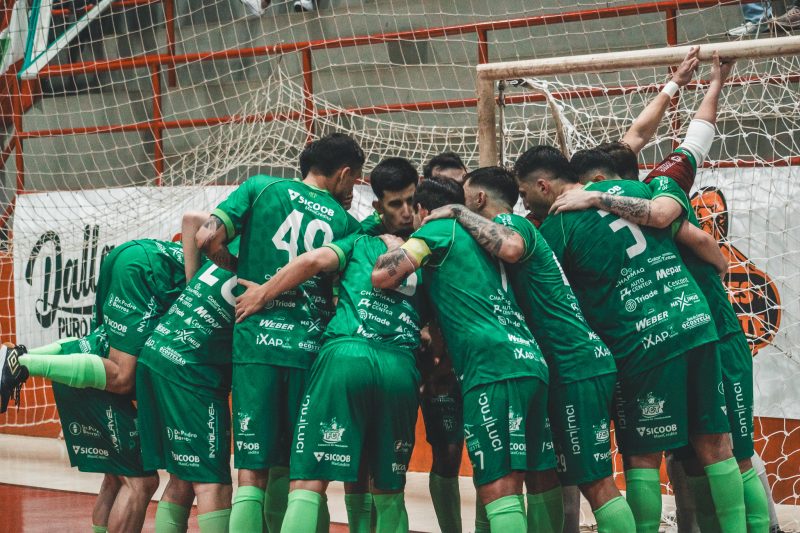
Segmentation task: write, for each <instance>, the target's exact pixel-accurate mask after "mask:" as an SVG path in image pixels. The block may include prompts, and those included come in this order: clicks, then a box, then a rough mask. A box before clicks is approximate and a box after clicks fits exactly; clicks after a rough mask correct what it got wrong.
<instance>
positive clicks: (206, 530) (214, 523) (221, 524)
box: [197, 509, 231, 533]
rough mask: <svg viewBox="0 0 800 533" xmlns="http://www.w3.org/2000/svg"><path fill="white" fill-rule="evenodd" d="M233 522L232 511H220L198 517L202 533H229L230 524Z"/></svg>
mask: <svg viewBox="0 0 800 533" xmlns="http://www.w3.org/2000/svg"><path fill="white" fill-rule="evenodd" d="M230 520H231V510H230V509H220V510H219V511H211V512H210V513H203V514H201V515H197V524H198V525H199V526H200V533H228V524H229V522H230Z"/></svg>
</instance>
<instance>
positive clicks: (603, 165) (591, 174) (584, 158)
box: [569, 148, 619, 183]
mask: <svg viewBox="0 0 800 533" xmlns="http://www.w3.org/2000/svg"><path fill="white" fill-rule="evenodd" d="M569 163H570V165H572V170H573V171H574V172H575V174H577V175H578V179H579V180H580V182H581V183H591V182H594V181H605V180H616V179H619V176H618V175H617V166H616V164H615V163H614V159H613V158H612V157H611V156H610V155H608V154H607V153H606V152H604V151H602V150H599V149H597V148H592V149H589V150H578V151H577V152H575V153H574V154H572V159H570V161H569Z"/></svg>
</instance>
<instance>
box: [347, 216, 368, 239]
mask: <svg viewBox="0 0 800 533" xmlns="http://www.w3.org/2000/svg"><path fill="white" fill-rule="evenodd" d="M346 233H347V234H348V235H350V234H351V233H360V234H362V235H363V234H364V230H363V228H362V226H361V222H359V221H358V220H356V217H354V216H353V215H351V214H350V213H347V229H346Z"/></svg>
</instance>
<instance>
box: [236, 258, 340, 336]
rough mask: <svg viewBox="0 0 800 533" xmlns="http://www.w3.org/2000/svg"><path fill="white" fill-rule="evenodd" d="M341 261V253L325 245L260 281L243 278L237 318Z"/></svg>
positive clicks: (257, 310) (237, 304) (238, 298)
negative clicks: (242, 291) (263, 281)
mask: <svg viewBox="0 0 800 533" xmlns="http://www.w3.org/2000/svg"><path fill="white" fill-rule="evenodd" d="M339 264H340V262H339V254H338V253H337V252H336V251H335V250H334V249H333V248H328V247H327V246H323V247H321V248H317V249H316V250H312V251H310V252H306V253H304V254H301V255H299V256H297V257H295V258H294V259H292V260H291V261H289V263H288V264H287V265H286V266H285V267H283V268H281V269H280V270H279V271H278V272H277V274H275V275H274V276H272V277H271V278H270V279H269V281H267V282H266V283H263V284H261V285H259V284H258V283H254V282H252V281H248V280H246V279H240V280H239V285H242V286H244V287H245V288H246V289H247V290H245V291H244V293H243V294H241V295H240V296H237V297H236V322H241V321H242V320H244V319H245V318H247V317H248V316H250V315H252V314H254V313H257V312H259V311H261V310H262V309H263V308H264V306H265V305H267V303H269V302H271V301H272V300H274V299H275V298H277V297H278V296H279V295H280V294H282V293H284V292H286V291H289V290H292V289H294V288H296V287H298V286H300V284H302V283H304V282H306V281H308V280H309V279H311V278H313V277H314V276H316V275H317V274H319V273H321V272H336V271H337V270H338V269H339Z"/></svg>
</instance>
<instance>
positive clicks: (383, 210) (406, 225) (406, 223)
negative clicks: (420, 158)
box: [369, 157, 419, 234]
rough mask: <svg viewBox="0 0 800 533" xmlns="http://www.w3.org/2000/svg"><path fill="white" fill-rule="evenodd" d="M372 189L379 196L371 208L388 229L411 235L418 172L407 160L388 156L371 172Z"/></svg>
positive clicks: (395, 232) (396, 232)
mask: <svg viewBox="0 0 800 533" xmlns="http://www.w3.org/2000/svg"><path fill="white" fill-rule="evenodd" d="M369 181H370V185H372V192H374V193H375V196H376V197H377V198H378V199H377V200H375V201H374V202H372V207H374V208H375V210H376V211H377V212H378V213H379V214H380V215H381V219H382V220H383V225H384V226H385V227H386V231H388V232H389V233H394V234H401V233H405V234H410V233H411V231H413V230H414V203H413V200H414V191H416V190H417V183H419V174H418V173H417V169H416V168H414V165H412V164H411V162H410V161H409V160H408V159H404V158H402V157H389V158H387V159H384V160H383V161H381V162H380V163H378V166H376V167H375V168H374V169H373V170H372V173H371V174H370V175H369Z"/></svg>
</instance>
